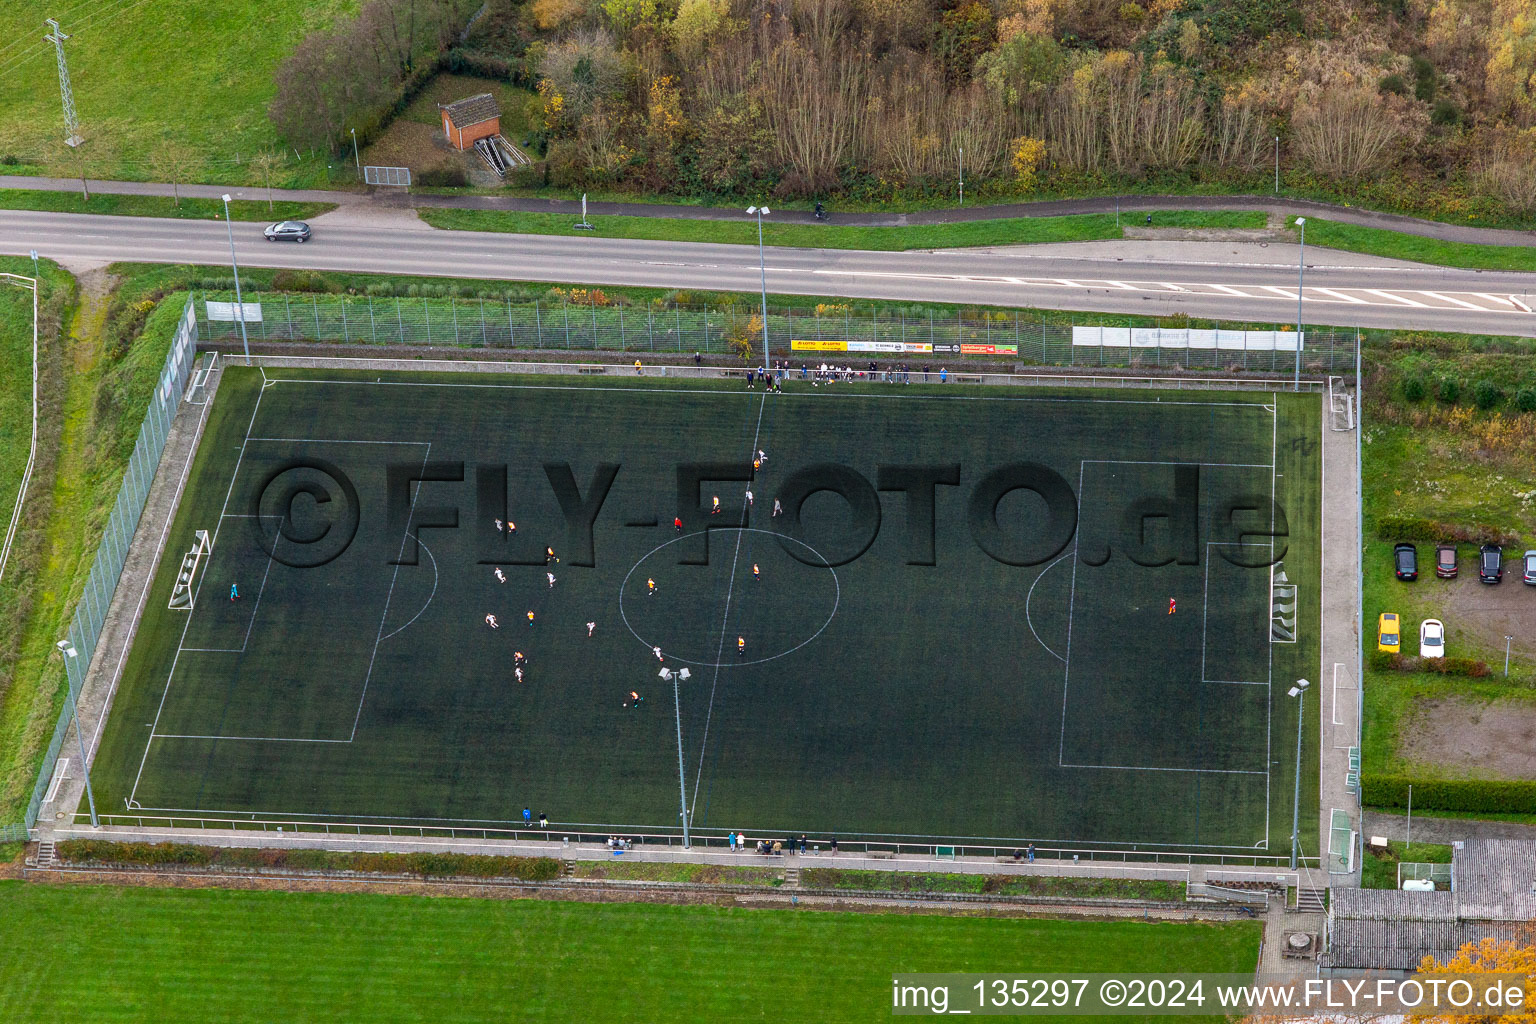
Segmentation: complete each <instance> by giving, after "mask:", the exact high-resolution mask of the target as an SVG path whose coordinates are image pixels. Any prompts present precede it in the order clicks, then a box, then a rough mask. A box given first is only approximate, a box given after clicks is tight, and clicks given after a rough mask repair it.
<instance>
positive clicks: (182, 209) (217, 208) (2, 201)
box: [0, 178, 336, 221]
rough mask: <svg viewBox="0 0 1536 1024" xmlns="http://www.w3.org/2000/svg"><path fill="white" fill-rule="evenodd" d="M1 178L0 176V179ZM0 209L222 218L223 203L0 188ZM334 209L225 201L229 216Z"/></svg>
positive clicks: (285, 215) (272, 216) (300, 215)
mask: <svg viewBox="0 0 1536 1024" xmlns="http://www.w3.org/2000/svg"><path fill="white" fill-rule="evenodd" d="M4 181H5V179H4V178H0V183H3V182H4ZM0 209H5V210H41V211H46V212H49V213H101V214H110V215H111V216H114V217H174V218H176V219H179V220H223V219H224V203H223V202H222V201H221V200H218V199H198V198H189V197H186V196H183V197H182V199H181V202H180V203H177V202H176V201H175V199H174V198H173V197H171V196H123V195H113V194H111V193H107V192H95V193H92V194H91V198H90V199H89V201H87V200H83V199H81V198H80V196H79V194H78V193H76V192H53V191H47V190H42V189H19V188H0ZM334 209H336V205H335V204H334V203H271V204H268V203H267V202H266V201H265V200H258V199H236V200H234V201H232V202H231V203H230V204H229V216H230V219H231V220H239V221H276V220H305V219H307V218H310V217H318V216H319V215H320V214H322V213H326V212H327V211H330V210H334Z"/></svg>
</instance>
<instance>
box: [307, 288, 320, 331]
mask: <svg viewBox="0 0 1536 1024" xmlns="http://www.w3.org/2000/svg"><path fill="white" fill-rule="evenodd" d="M309 308H310V309H311V310H312V311H313V312H314V314H315V340H316V341H319V340H321V339H320V300H319V299H317V298H316V297H315V294H314V293H313V292H311V293H310V295H309Z"/></svg>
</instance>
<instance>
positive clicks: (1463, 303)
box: [1419, 291, 1488, 313]
mask: <svg viewBox="0 0 1536 1024" xmlns="http://www.w3.org/2000/svg"><path fill="white" fill-rule="evenodd" d="M1419 294H1420V295H1428V296H1429V297H1430V298H1432V299H1440V300H1441V301H1443V302H1453V303H1455V304H1456V305H1458V306H1463V307H1465V308H1467V309H1475V310H1477V311H1478V312H1479V313H1486V312H1488V307H1487V306H1479V305H1478V304H1477V303H1475V302H1468V301H1467V300H1466V299H1458V298H1456V297H1455V296H1454V295H1446V294H1444V293H1443V292H1425V291H1421V292H1419Z"/></svg>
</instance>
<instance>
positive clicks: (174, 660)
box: [124, 388, 266, 807]
mask: <svg viewBox="0 0 1536 1024" xmlns="http://www.w3.org/2000/svg"><path fill="white" fill-rule="evenodd" d="M265 395H266V389H265V388H263V389H262V390H260V391H258V392H256V402H255V404H254V405H253V406H252V407H251V419H250V422H248V423H247V424H246V425H245V438H244V439H242V440H241V442H240V454H239V455H238V456H236V457H235V468H234V469H233V470H231V471H230V474H229V489H228V490H227V491H225V492H224V504H223V505H222V506H220V507H219V520H218V522H217V523H215V524H214V527H213V537H212V538H210V540H209V542H208V552H209V562H210V563H211V562H212V560H213V551H214V550H215V549H216V548H217V547H218V543H219V531H220V530H221V529H223V527H224V513H225V512H226V511H228V509H229V499H230V498H231V497H233V496H234V493H235V481H236V480H237V479H239V476H240V466H241V464H242V463H243V462H244V461H245V446H246V444H247V443H249V438H250V436H251V428H252V427H254V426H255V425H256V414H257V413H259V412H260V411H261V400H262V398H263V397H265ZM203 408H204V410H205V415H206V409H207V406H206V405H204V407H203ZM194 448H195V446H194ZM187 464H188V465H189V466H190V465H191V456H188V463H187ZM207 579H208V570H207V569H204V570H203V575H202V576H201V577H200V578H199V579H198V581H197V586H196V588H195V589H194V590H193V591H192V610H191V611H190V612H188V613H187V621H186V623H185V624H184V625H183V626H182V627H181V637H180V638H179V639H178V640H177V641H176V653H175V654H174V655H172V657H171V667H170V669H169V670H167V672H166V673H165V689H164V690H162V691H161V692H160V703H159V705H158V706H157V707H156V708H155V718H154V721H153V722H151V723H150V725H149V738H148V739H147V740H145V741H144V756H143V757H141V758H139V770H138V772H136V773H135V774H134V777H133V788H132V789H130V790H129V791H128V796H127V797H125V798H124V799H125V802H126V803H127V804H128V806H130V807H132V806H133V803H134V797H135V795H137V793H138V791H139V782H140V780H141V779H143V777H144V764H145V762H147V761H148V760H149V748H150V746H151V745H153V744H154V742H155V731H156V729H157V727H158V726H159V725H160V715H161V714H162V713H163V712H164V711H165V699H166V697H168V696H169V695H170V692H171V681H172V680H173V679H175V678H176V666H177V664H178V663H179V662H180V661H181V645H182V644H183V643H185V642H186V640H187V630H189V629H191V628H192V617H193V616H194V615H196V614H197V598H198V595H199V594H201V593H202V590H203V583H204V581H206V580H207ZM141 601H142V598H141ZM125 654H126V652H125Z"/></svg>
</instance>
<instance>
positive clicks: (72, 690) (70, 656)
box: [54, 640, 101, 828]
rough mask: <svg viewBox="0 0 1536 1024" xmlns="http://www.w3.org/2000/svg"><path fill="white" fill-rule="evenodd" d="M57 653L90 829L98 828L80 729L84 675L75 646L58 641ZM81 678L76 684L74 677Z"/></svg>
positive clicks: (83, 737)
mask: <svg viewBox="0 0 1536 1024" xmlns="http://www.w3.org/2000/svg"><path fill="white" fill-rule="evenodd" d="M54 646H55V647H57V648H58V649H59V653H61V654H62V655H64V678H65V680H66V682H67V686H66V689H68V690H69V714H70V717H71V718H73V719H74V720H75V738H76V739H78V740H79V741H80V773H81V775H83V776H84V777H85V799H86V801H87V802H88V803H89V804H90V807H91V827H92V828H100V827H101V820H100V819H99V818H97V817H96V794H95V793H93V792H92V791H91V766H90V764H89V763H87V761H86V757H85V732H84V730H82V729H81V728H80V688H81V687H83V686H84V685H85V679H84V678H83V676H84V673H83V671H81V670H80V669H78V668H77V666H76V659H77V658H78V657H79V652H78V651H76V650H75V645H74V644H73V643H71V642H70V641H68V640H60V641H59V642H58V643H56V644H54ZM76 676H81V678H80V681H79V682H78V683H76V681H75V677H76Z"/></svg>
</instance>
